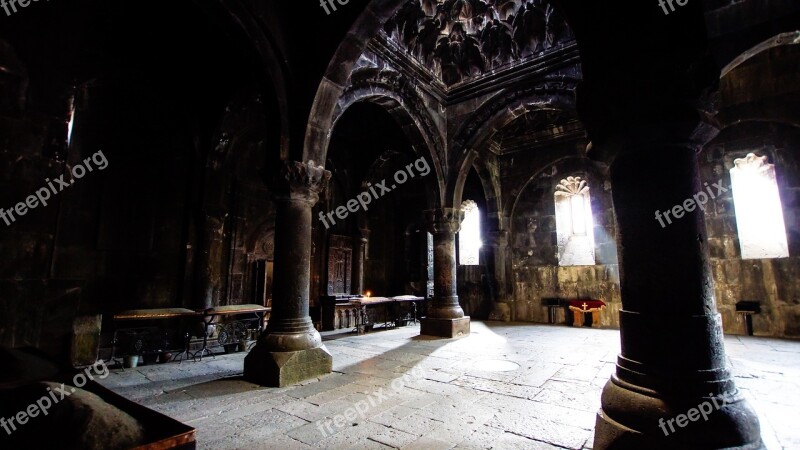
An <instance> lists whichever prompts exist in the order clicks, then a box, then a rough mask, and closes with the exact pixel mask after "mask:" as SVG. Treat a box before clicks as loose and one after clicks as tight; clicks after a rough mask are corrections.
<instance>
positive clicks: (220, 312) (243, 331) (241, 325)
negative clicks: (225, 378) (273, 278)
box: [193, 304, 272, 361]
mask: <svg viewBox="0 0 800 450" xmlns="http://www.w3.org/2000/svg"><path fill="white" fill-rule="evenodd" d="M271 311H272V308H267V307H264V306H261V305H255V304H249V305H228V306H216V307H214V308H208V309H205V310H203V311H202V312H198V314H199V315H202V317H203V326H204V332H203V348H201V349H200V350H198V351H196V352H195V353H194V355H193V358H194V359H197V355H200V360H201V361H202V360H203V355H205V354H206V353H208V354H210V355H211V356H212V357H214V352H212V351H211V350H209V349H208V329H209V327H210V326H211V324H212V323H213V322H214V320H215V319H216V318H217V317H223V316H239V315H245V314H251V315H253V316H254V317H251V318H250V319H240V320H235V321H232V322H229V323H225V324H223V325H222V329H221V330H220V334H219V338H218V339H219V341H220V344H222V345H223V346H224V345H228V344H238V343H240V342H246V341H247V334H248V331H249V330H255V331H256V334H257V335H260V334H261V332H262V331H263V330H264V322H265V319H266V315H267V313H269V312H271ZM252 323H256V324H257V326H256V327H252V326H251V327H248V326H247V325H248V324H252ZM223 333H224V335H223ZM256 338H258V336H256Z"/></svg>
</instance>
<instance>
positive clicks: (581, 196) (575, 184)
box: [555, 177, 595, 266]
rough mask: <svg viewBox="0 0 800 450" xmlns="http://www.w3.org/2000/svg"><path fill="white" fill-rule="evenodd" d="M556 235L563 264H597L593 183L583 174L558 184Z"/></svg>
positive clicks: (559, 261)
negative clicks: (591, 187) (591, 185)
mask: <svg viewBox="0 0 800 450" xmlns="http://www.w3.org/2000/svg"><path fill="white" fill-rule="evenodd" d="M555 203H556V234H557V235H558V264H559V265H560V266H593V265H594V264H595V257H594V233H593V231H592V230H593V229H594V221H593V219H592V201H591V198H590V196H589V186H588V185H587V183H586V180H583V179H581V177H568V178H566V179H564V180H561V182H560V183H559V184H558V186H556V192H555Z"/></svg>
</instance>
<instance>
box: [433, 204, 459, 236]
mask: <svg viewBox="0 0 800 450" xmlns="http://www.w3.org/2000/svg"><path fill="white" fill-rule="evenodd" d="M463 220H464V211H462V210H461V209H459V208H438V209H431V210H428V211H425V221H426V223H427V225H428V231H430V233H431V234H456V233H458V232H459V231H460V230H461V222H462V221H463Z"/></svg>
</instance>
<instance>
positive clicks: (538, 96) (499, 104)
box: [445, 80, 578, 205]
mask: <svg viewBox="0 0 800 450" xmlns="http://www.w3.org/2000/svg"><path fill="white" fill-rule="evenodd" d="M577 83H578V80H559V81H544V82H540V83H536V84H532V85H529V86H526V87H524V88H521V89H517V90H513V91H504V92H501V93H499V94H497V95H496V96H495V97H493V98H492V99H490V100H488V101H487V102H486V103H484V104H483V105H482V106H481V107H480V108H479V109H478V110H477V111H476V112H475V113H474V114H472V115H471V116H470V119H469V120H468V121H467V122H465V123H464V124H463V125H462V126H461V128H460V129H459V130H458V132H457V133H456V135H455V137H454V139H453V140H452V144H451V148H452V149H454V150H453V152H452V153H451V156H450V161H451V167H453V168H456V167H457V168H459V170H458V171H455V170H453V171H451V173H450V175H449V178H448V182H447V191H446V193H445V200H446V201H449V202H452V203H448V204H449V205H460V204H461V200H462V198H461V197H462V194H463V190H464V183H465V181H466V178H467V174H468V173H469V170H470V168H472V166H473V164H474V162H475V160H476V158H478V156H479V150H480V149H482V148H484V147H485V146H486V143H487V141H488V140H489V139H490V138H491V137H492V135H494V134H495V133H496V132H497V131H499V130H501V129H502V128H503V127H505V126H506V125H508V124H509V123H511V122H512V121H514V120H515V119H517V118H519V117H521V116H523V115H525V114H527V113H529V112H531V111H535V110H537V109H559V110H569V111H574V110H575V90H576V87H577ZM479 173H480V171H479ZM446 205H447V204H446Z"/></svg>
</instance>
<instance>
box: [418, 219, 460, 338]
mask: <svg viewBox="0 0 800 450" xmlns="http://www.w3.org/2000/svg"><path fill="white" fill-rule="evenodd" d="M425 217H426V220H427V223H428V228H429V231H430V232H431V234H432V235H433V279H434V283H433V290H434V297H433V302H432V304H431V305H430V306H429V307H428V317H426V318H424V319H422V321H421V322H422V332H421V334H423V335H427V336H439V337H446V338H453V337H461V336H466V335H468V334H469V317H465V316H464V310H462V309H461V305H459V303H458V293H457V290H456V288H457V283H456V233H458V231H459V230H460V229H461V221H462V220H464V213H463V211H461V210H460V209H453V208H441V209H434V210H430V211H425Z"/></svg>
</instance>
